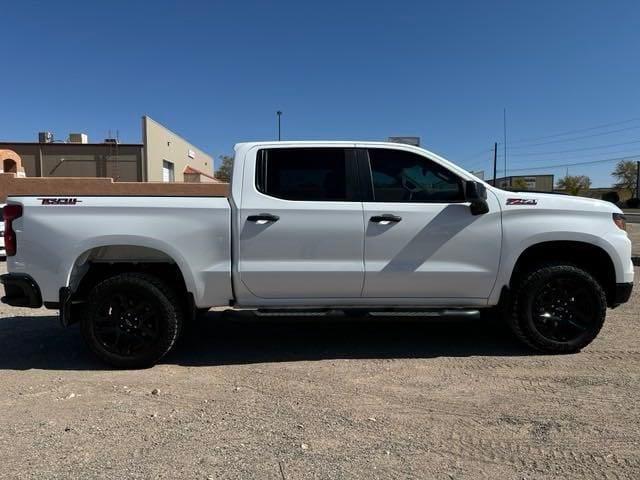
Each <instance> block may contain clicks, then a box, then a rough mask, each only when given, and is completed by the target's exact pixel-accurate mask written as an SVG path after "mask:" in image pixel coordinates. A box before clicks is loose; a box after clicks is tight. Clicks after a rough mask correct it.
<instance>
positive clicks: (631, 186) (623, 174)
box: [611, 160, 638, 197]
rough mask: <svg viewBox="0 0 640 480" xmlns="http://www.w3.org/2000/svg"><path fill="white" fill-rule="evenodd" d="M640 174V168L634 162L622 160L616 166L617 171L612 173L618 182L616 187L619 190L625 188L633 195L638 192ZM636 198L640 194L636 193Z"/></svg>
mask: <svg viewBox="0 0 640 480" xmlns="http://www.w3.org/2000/svg"><path fill="white" fill-rule="evenodd" d="M637 174H638V166H637V164H636V162H635V161H633V160H620V161H619V162H618V163H617V164H616V168H615V170H614V171H613V172H612V173H611V175H613V176H614V177H615V178H616V180H618V181H617V182H616V183H615V186H616V187H617V188H624V189H625V190H628V191H630V192H631V193H632V194H633V192H635V191H636V175H637ZM635 196H636V197H637V196H638V192H636V195H635Z"/></svg>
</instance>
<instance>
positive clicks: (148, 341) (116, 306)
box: [81, 273, 182, 368]
mask: <svg viewBox="0 0 640 480" xmlns="http://www.w3.org/2000/svg"><path fill="white" fill-rule="evenodd" d="M179 306H180V302H179V301H178V299H177V298H176V296H175V293H174V292H173V291H172V290H171V289H170V288H169V287H167V286H166V285H165V284H164V283H163V282H162V281H160V280H159V279H158V278H156V277H154V276H151V275H146V274H142V273H123V274H119V275H115V276H113V277H111V278H108V279H106V280H104V281H102V282H100V283H99V284H97V285H96V286H95V287H94V288H93V290H91V293H90V294H89V298H88V302H87V306H86V309H85V315H84V316H83V318H82V321H81V329H82V335H83V337H84V339H85V341H86V342H87V344H88V345H89V347H90V348H91V350H93V352H94V353H95V354H96V355H97V356H98V357H100V358H101V359H102V360H104V361H106V362H107V363H109V364H111V365H113V366H116V367H122V368H144V367H150V366H152V365H153V364H155V363H156V362H157V361H158V360H160V359H161V358H162V357H163V356H164V355H165V354H166V353H167V352H168V351H169V350H170V349H171V347H173V345H174V343H175V341H176V338H177V336H178V334H179V332H180V328H181V324H182V310H181V308H180V307H179Z"/></svg>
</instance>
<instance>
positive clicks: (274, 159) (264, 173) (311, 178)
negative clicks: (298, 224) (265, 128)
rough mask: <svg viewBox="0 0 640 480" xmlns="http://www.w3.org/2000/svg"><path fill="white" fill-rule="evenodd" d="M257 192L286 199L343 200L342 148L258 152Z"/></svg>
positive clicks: (274, 149)
mask: <svg viewBox="0 0 640 480" xmlns="http://www.w3.org/2000/svg"><path fill="white" fill-rule="evenodd" d="M257 162H258V163H257V168H256V186H257V188H258V191H260V192H262V193H264V194H265V195H269V196H271V197H277V198H282V199H285V200H307V201H323V200H324V201H345V200H347V198H348V195H347V171H346V170H347V161H346V153H345V150H344V149H342V148H272V149H263V150H260V151H259V152H258V157H257Z"/></svg>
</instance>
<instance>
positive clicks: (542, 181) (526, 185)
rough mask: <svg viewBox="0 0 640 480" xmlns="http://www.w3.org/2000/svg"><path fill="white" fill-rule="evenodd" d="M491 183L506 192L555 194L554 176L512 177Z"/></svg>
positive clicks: (490, 181) (491, 181)
mask: <svg viewBox="0 0 640 480" xmlns="http://www.w3.org/2000/svg"><path fill="white" fill-rule="evenodd" d="M489 183H490V184H491V185H495V186H496V187H498V188H504V189H506V190H518V189H520V190H536V191H538V192H553V175H512V176H509V177H502V178H497V179H495V180H489Z"/></svg>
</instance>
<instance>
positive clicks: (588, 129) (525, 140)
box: [512, 117, 640, 144]
mask: <svg viewBox="0 0 640 480" xmlns="http://www.w3.org/2000/svg"><path fill="white" fill-rule="evenodd" d="M638 120H640V117H635V118H630V119H628V120H622V121H619V122H611V123H603V124H601V125H596V126H593V127H587V128H579V129H576V130H567V131H565V132H561V133H554V134H552V135H543V136H540V137H529V138H521V139H519V140H516V141H514V142H512V144H516V143H523V142H535V141H537V140H545V139H547V138H556V137H563V136H564V135H571V134H572V133H581V132H589V131H592V130H598V129H600V128H606V127H613V126H616V125H624V124H625V123H631V122H637V121H638Z"/></svg>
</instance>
